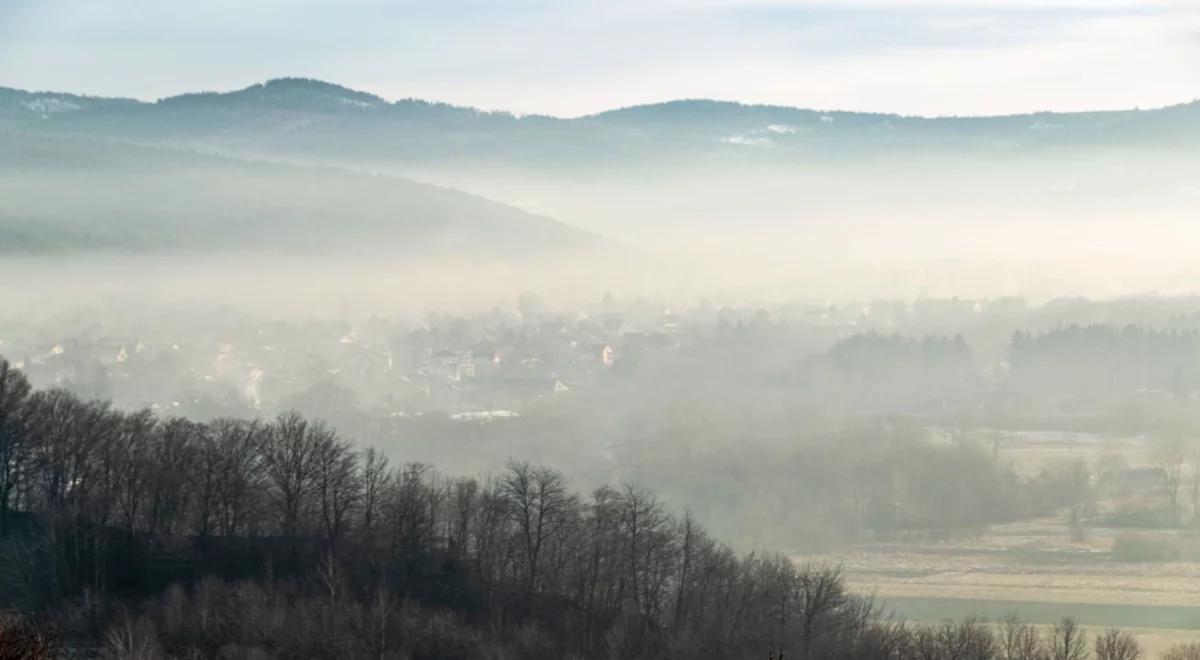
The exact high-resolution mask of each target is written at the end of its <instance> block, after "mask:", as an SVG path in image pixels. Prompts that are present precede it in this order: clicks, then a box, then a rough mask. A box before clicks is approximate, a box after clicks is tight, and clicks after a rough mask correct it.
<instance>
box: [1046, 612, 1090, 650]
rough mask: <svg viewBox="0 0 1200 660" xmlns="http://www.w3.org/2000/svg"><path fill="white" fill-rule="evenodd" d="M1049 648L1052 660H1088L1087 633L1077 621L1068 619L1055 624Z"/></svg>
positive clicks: (1051, 632) (1048, 644)
mask: <svg viewBox="0 0 1200 660" xmlns="http://www.w3.org/2000/svg"><path fill="white" fill-rule="evenodd" d="M1047 648H1048V650H1049V656H1050V660H1087V658H1088V655H1089V653H1088V647H1087V633H1085V632H1084V631H1083V628H1080V627H1079V624H1078V623H1076V622H1075V619H1072V618H1070V617H1067V618H1065V619H1062V620H1061V621H1059V622H1058V623H1056V624H1054V627H1053V628H1052V629H1051V631H1050V638H1049V640H1047Z"/></svg>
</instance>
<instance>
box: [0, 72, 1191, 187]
mask: <svg viewBox="0 0 1200 660" xmlns="http://www.w3.org/2000/svg"><path fill="white" fill-rule="evenodd" d="M0 124H7V125H8V126H9V127H10V128H17V129H20V130H24V131H38V132H43V133H58V134H77V135H78V134H82V135H87V136H92V137H96V136H104V137H110V138H121V139H137V140H149V141H155V142H169V143H177V144H187V145H193V146H195V145H197V144H202V145H205V146H208V147H212V148H221V149H226V150H230V151H233V152H235V153H238V154H243V155H250V156H281V157H308V158H318V159H320V158H332V159H355V160H368V161H373V162H384V163H397V162H436V161H453V160H462V159H469V160H474V161H483V162H503V163H508V164H519V165H524V166H540V165H550V166H557V165H560V164H562V163H572V162H579V163H593V164H595V163H600V164H603V163H610V162H612V163H622V162H627V161H632V160H634V159H636V160H637V161H639V162H642V161H645V160H646V159H653V160H672V159H676V158H694V157H695V156H697V155H703V156H705V157H708V158H721V157H731V158H738V159H741V158H745V157H746V156H747V153H748V152H749V153H751V154H753V155H754V157H758V156H762V157H764V158H770V159H784V160H792V161H803V160H805V159H811V158H813V157H814V156H817V155H829V154H844V153H846V152H847V151H849V152H850V153H861V152H863V151H867V152H869V151H874V150H881V149H883V150H894V149H908V148H914V149H922V150H931V149H932V150H949V151H952V152H955V151H963V150H970V151H972V152H979V151H981V150H982V151H984V152H1002V153H1007V152H1011V151H1012V150H1014V149H1015V150H1028V149H1037V148H1041V147H1064V146H1065V147H1088V146H1105V145H1107V146H1112V145H1130V144H1134V145H1139V146H1157V147H1165V148H1179V147H1192V146H1196V145H1197V144H1200V104H1198V103H1191V104H1187V105H1180V106H1175V107H1170V108H1162V109H1156V110H1145V111H1138V110H1129V111H1122V112H1086V113H1038V114H1028V115H1013V116H1002V117H985V118H955V117H946V118H920V117H903V116H899V115H890V114H872V113H855V112H825V111H818V110H805V109H798V108H789V107H779V106H764V105H744V104H740V103H729V102H720V101H711V100H684V101H673V102H669V103H661V104H656V105H644V106H636V107H631V108H624V109H620V110H613V111H610V112H604V113H600V114H596V115H592V116H587V117H579V118H575V119H559V118H551V117H543V116H525V117H517V116H514V115H511V114H508V113H503V112H482V111H478V110H475V109H471V108H462V107H456V106H450V105H446V104H440V103H430V102H426V101H419V100H412V99H407V100H401V101H396V102H388V101H386V100H384V99H382V98H379V97H377V96H374V95H371V94H367V93H364V92H359V91H355V90H351V89H348V88H345V87H342V86H339V85H334V84H330V83H326V82H321V81H316V80H308V79H297V78H284V79H278V80H272V81H269V82H267V83H264V84H260V85H253V86H251V87H247V88H245V89H241V90H237V91H232V92H222V93H216V92H204V93H194V94H185V95H181V96H175V97H170V98H166V99H162V100H160V101H157V102H154V103H146V102H139V101H132V100H128V99H100V98H92V97H83V96H75V95H70V94H60V93H34V92H26V91H21V90H13V89H4V88H0Z"/></svg>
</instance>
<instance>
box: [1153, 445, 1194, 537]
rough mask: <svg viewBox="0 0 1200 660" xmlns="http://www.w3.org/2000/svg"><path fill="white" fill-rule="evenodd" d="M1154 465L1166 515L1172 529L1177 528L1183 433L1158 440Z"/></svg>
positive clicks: (1184, 447)
mask: <svg viewBox="0 0 1200 660" xmlns="http://www.w3.org/2000/svg"><path fill="white" fill-rule="evenodd" d="M1155 453H1156V465H1157V467H1158V469H1159V471H1160V473H1161V474H1162V479H1163V490H1164V491H1165V492H1166V494H1167V507H1168V514H1169V515H1170V521H1171V526H1172V527H1178V526H1179V490H1180V488H1181V487H1182V485H1183V466H1184V463H1185V462H1186V461H1187V455H1188V447H1187V441H1186V440H1185V439H1184V437H1183V432H1182V431H1180V432H1178V433H1172V434H1170V435H1167V436H1164V437H1163V438H1161V439H1160V440H1159V443H1158V448H1157V451H1156V452H1155Z"/></svg>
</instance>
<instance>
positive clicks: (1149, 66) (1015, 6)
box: [0, 0, 1200, 116]
mask: <svg viewBox="0 0 1200 660" xmlns="http://www.w3.org/2000/svg"><path fill="white" fill-rule="evenodd" d="M284 76H305V77H313V78H319V79H322V80H327V81H330V82H336V83H339V84H343V85H346V86H348V87H353V88H356V89H362V90H365V91H368V92H372V93H375V94H378V95H380V96H383V97H385V98H388V99H399V98H424V99H429V100H438V101H446V102H451V103H455V104H460V105H469V106H475V107H480V108H484V109H503V110H509V111H513V112H517V113H523V114H527V113H541V114H552V115H559V116H576V115H581V114H588V113H591V112H598V111H601V110H606V109H611V108H614V107H623V106H629V105H636V104H640V103H650V102H657V101H665V100H671V99H679V98H715V99H723V100H735V101H742V102H748V103H772V104H779V105H792V106H800V107H810V108H819V109H839V110H862V111H882V112H899V113H904V114H919V115H927V116H942V115H992V114H1007V113H1014V112H1030V111H1040V110H1058V111H1076V110H1095V109H1116V108H1132V107H1142V108H1147V107H1157V106H1162V105H1169V104H1173V103H1180V102H1185V101H1191V100H1193V99H1196V98H1200V0H725V1H719V0H554V1H548V0H421V1H417V2H414V1H411V0H338V1H336V2H316V1H314V0H287V1H285V0H205V1H204V2H195V1H194V0H0V86H10V87H18V88H23V89H33V90H54V91H69V92H76V93H87V94H94V95H104V96H128V97H134V98H140V99H146V100H153V99H157V98H161V97H164V96H170V95H173V94H178V93H182V92H188V91H198V90H230V89H237V88H241V87H245V86H247V85H250V84H253V83H256V82H262V81H264V80H267V79H270V78H277V77H284Z"/></svg>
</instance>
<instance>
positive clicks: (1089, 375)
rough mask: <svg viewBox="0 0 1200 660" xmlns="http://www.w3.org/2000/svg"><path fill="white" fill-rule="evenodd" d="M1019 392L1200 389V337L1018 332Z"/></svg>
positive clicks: (1147, 331) (1013, 362)
mask: <svg viewBox="0 0 1200 660" xmlns="http://www.w3.org/2000/svg"><path fill="white" fill-rule="evenodd" d="M1009 362H1010V366H1011V379H1012V383H1013V384H1014V386H1016V387H1018V388H1020V389H1022V390H1023V391H1029V392H1031V393H1045V394H1047V395H1050V396H1054V397H1064V396H1080V395H1084V396H1097V395H1104V394H1114V393H1123V392H1131V391H1136V390H1141V389H1149V390H1157V391H1161V392H1166V393H1170V394H1179V395H1185V394H1187V393H1188V392H1190V391H1191V390H1194V389H1197V388H1200V331H1196V330H1192V329H1182V330H1179V329H1161V330H1160V329H1155V328H1148V327H1144V326H1138V325H1125V326H1117V325H1109V324H1095V325H1071V326H1067V327H1062V328H1057V329H1054V330H1050V331H1047V332H1042V333H1031V332H1023V331H1018V332H1016V333H1014V334H1013V336H1012V341H1011V343H1010V349H1009Z"/></svg>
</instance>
